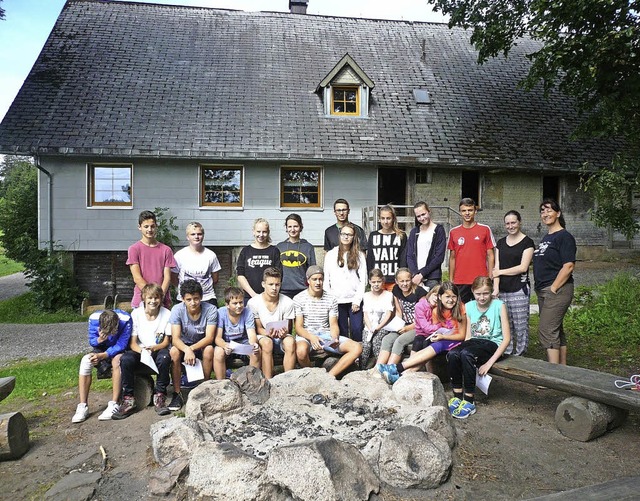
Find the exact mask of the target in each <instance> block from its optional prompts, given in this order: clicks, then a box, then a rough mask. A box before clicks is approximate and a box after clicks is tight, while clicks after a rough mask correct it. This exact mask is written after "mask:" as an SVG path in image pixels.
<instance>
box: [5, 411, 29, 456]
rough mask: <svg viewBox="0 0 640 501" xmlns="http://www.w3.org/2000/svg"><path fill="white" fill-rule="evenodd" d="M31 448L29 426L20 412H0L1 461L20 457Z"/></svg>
mask: <svg viewBox="0 0 640 501" xmlns="http://www.w3.org/2000/svg"><path fill="white" fill-rule="evenodd" d="M28 450H29V427H28V426H27V420H26V419H25V418H24V416H23V415H22V414H21V413H20V412H10V413H8V414H0V461H6V460H8V459H19V458H21V457H22V456H23V455H24V454H25V452H27V451H28Z"/></svg>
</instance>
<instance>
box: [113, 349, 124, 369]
mask: <svg viewBox="0 0 640 501" xmlns="http://www.w3.org/2000/svg"><path fill="white" fill-rule="evenodd" d="M121 360H122V353H118V354H117V355H116V356H115V357H113V358H112V359H111V367H112V368H113V369H117V368H118V367H120V361H121Z"/></svg>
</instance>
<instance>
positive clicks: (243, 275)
mask: <svg viewBox="0 0 640 501" xmlns="http://www.w3.org/2000/svg"><path fill="white" fill-rule="evenodd" d="M271 266H275V267H276V268H279V269H280V271H282V265H281V264H280V251H279V250H278V248H277V247H275V246H274V245H271V232H270V230H269V221H267V220H266V219H263V218H261V217H260V218H258V219H256V220H255V221H254V222H253V242H252V243H251V245H247V246H246V247H244V248H243V249H242V250H241V251H240V255H239V256H238V264H237V266H236V273H237V275H238V285H239V286H240V287H241V288H242V290H243V291H244V302H245V305H246V303H247V301H249V299H251V298H252V297H253V296H256V295H258V294H262V292H263V291H264V289H263V287H262V274H263V273H264V270H265V269H267V268H269V267H271Z"/></svg>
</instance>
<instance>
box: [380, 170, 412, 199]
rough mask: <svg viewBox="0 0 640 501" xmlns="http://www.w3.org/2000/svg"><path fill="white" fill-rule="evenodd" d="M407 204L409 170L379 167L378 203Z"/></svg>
mask: <svg viewBox="0 0 640 501" xmlns="http://www.w3.org/2000/svg"><path fill="white" fill-rule="evenodd" d="M386 204H393V205H406V204H407V170H406V169H384V168H382V169H378V205H386Z"/></svg>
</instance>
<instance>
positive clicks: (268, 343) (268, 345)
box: [258, 337, 273, 353]
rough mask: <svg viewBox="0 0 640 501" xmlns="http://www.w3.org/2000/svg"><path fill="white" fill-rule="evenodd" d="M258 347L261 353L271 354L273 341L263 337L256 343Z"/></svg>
mask: <svg viewBox="0 0 640 501" xmlns="http://www.w3.org/2000/svg"><path fill="white" fill-rule="evenodd" d="M258 345H259V346H260V349H261V350H262V353H272V352H273V340H272V339H271V338H270V337H263V338H262V339H260V340H259V341H258Z"/></svg>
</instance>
